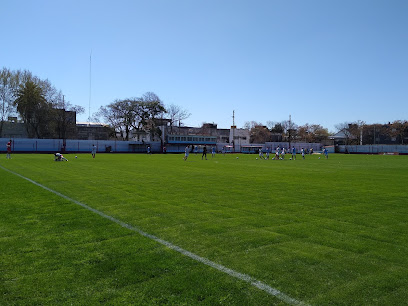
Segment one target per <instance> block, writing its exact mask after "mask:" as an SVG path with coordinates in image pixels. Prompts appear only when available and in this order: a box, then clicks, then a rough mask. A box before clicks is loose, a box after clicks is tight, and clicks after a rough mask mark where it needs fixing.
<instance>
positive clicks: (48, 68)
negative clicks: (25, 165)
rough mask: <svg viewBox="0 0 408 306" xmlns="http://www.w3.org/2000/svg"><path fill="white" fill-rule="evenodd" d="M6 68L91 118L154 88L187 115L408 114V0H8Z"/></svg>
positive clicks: (377, 119) (320, 120)
mask: <svg viewBox="0 0 408 306" xmlns="http://www.w3.org/2000/svg"><path fill="white" fill-rule="evenodd" d="M0 12H1V18H0V27H1V29H2V31H1V32H2V34H1V44H0V68H1V67H6V68H9V69H12V70H17V69H22V70H29V71H31V72H32V73H33V74H34V75H36V76H38V77H40V78H41V79H48V80H49V81H50V82H51V83H52V84H53V85H54V86H55V87H56V88H57V89H58V90H61V91H62V93H63V94H64V95H65V99H66V100H67V101H69V102H70V103H72V104H73V105H80V106H83V107H84V108H85V109H86V112H85V113H84V114H82V115H79V116H78V117H77V121H87V120H88V117H89V114H91V115H93V114H94V113H95V112H97V111H98V109H99V108H100V107H101V106H107V105H108V104H110V103H112V102H114V101H115V100H117V99H126V98H132V97H140V96H142V95H143V94H144V93H146V92H154V93H155V94H156V95H158V96H159V97H160V99H161V100H162V101H163V103H164V104H165V105H170V104H175V105H178V106H180V107H181V108H183V109H185V110H187V111H188V112H190V113H191V116H190V117H189V118H188V119H186V120H184V122H183V123H184V124H185V125H187V126H201V124H202V123H204V122H209V123H216V124H218V127H219V128H229V127H230V126H231V125H232V123H233V118H232V114H233V111H235V125H237V127H243V126H244V124H245V122H248V121H256V122H259V123H262V124H264V125H266V124H267V122H268V121H272V122H281V121H283V120H288V119H289V116H291V118H292V121H293V122H294V123H295V124H297V125H303V124H306V123H309V124H320V125H322V126H323V127H325V128H327V129H328V130H329V131H331V132H335V131H336V125H338V124H341V123H344V122H353V121H357V120H361V121H364V122H366V123H367V124H372V123H387V122H389V121H391V122H392V121H394V120H407V119H408V1H406V0H391V1H390V0H357V1H356V0H330V1H328V0H115V1H112V0H110V1H105V0H98V1H93V0H80V1H76V0H70V1H55V0H36V1H32V0H0Z"/></svg>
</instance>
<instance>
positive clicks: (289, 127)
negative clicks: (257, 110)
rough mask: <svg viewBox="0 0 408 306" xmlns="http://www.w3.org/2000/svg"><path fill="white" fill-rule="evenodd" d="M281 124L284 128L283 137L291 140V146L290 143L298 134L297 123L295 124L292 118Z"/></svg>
mask: <svg viewBox="0 0 408 306" xmlns="http://www.w3.org/2000/svg"><path fill="white" fill-rule="evenodd" d="M281 126H282V128H283V135H282V136H283V137H284V138H285V139H286V141H288V142H289V147H290V146H291V145H290V143H291V142H292V141H293V140H294V139H295V138H296V136H297V127H298V126H297V124H295V123H294V122H293V121H292V120H285V121H282V122H281Z"/></svg>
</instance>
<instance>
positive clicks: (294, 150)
mask: <svg viewBox="0 0 408 306" xmlns="http://www.w3.org/2000/svg"><path fill="white" fill-rule="evenodd" d="M292 159H296V148H295V147H293V148H292Z"/></svg>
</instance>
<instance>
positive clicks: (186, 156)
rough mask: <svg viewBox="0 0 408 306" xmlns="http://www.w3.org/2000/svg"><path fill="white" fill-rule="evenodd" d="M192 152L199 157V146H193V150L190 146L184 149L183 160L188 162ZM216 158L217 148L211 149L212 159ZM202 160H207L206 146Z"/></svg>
mask: <svg viewBox="0 0 408 306" xmlns="http://www.w3.org/2000/svg"><path fill="white" fill-rule="evenodd" d="M190 152H194V153H195V154H196V155H197V153H198V146H195V147H194V145H192V146H191V148H190V146H187V147H186V148H185V149H184V157H183V160H187V158H188V156H189V155H190ZM214 156H215V147H211V157H214ZM201 159H205V160H207V147H206V146H204V147H203V154H202V155H201Z"/></svg>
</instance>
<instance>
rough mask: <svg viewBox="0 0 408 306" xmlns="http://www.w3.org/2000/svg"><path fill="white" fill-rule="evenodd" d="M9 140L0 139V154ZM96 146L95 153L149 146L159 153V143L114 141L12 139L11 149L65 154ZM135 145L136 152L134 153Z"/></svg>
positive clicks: (125, 150)
mask: <svg viewBox="0 0 408 306" xmlns="http://www.w3.org/2000/svg"><path fill="white" fill-rule="evenodd" d="M9 140H10V139H9V138H0V152H5V151H6V149H7V148H6V145H7V142H8V141H9ZM93 145H95V146H96V151H97V152H121V153H130V152H146V148H147V146H148V145H149V146H150V147H151V149H152V152H160V151H161V144H160V142H152V143H149V144H145V143H142V142H140V143H139V142H135V141H116V140H73V139H67V140H66V141H65V146H64V141H63V140H62V139H31V138H15V139H12V143H11V148H12V151H13V152H30V153H46V152H67V153H70V152H72V153H74V152H78V153H86V152H91V151H92V146H93ZM135 145H136V146H137V148H138V149H137V151H135V149H134V148H135Z"/></svg>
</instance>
